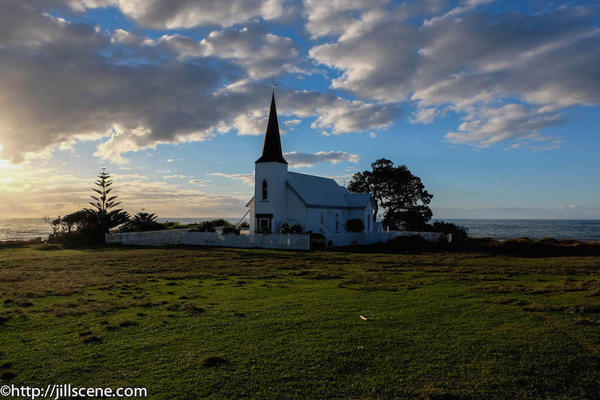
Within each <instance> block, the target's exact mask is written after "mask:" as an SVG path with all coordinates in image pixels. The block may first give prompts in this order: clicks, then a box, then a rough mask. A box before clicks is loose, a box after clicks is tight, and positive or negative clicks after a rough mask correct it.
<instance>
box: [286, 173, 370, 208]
mask: <svg viewBox="0 0 600 400" xmlns="http://www.w3.org/2000/svg"><path fill="white" fill-rule="evenodd" d="M287 184H288V186H289V187H291V188H292V190H293V191H294V192H296V194H297V195H298V196H299V197H300V199H302V201H303V202H304V203H305V204H306V205H307V206H309V207H333V208H364V207H366V206H367V204H368V203H369V201H372V200H371V199H372V198H371V195H370V194H368V193H361V194H355V193H350V192H348V190H346V188H344V187H343V186H340V185H338V184H337V182H336V181H334V180H333V179H330V178H323V177H320V176H314V175H306V174H299V173H297V172H288V173H287Z"/></svg>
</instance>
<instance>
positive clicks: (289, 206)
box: [285, 185, 309, 231]
mask: <svg viewBox="0 0 600 400" xmlns="http://www.w3.org/2000/svg"><path fill="white" fill-rule="evenodd" d="M286 186H287V185H286ZM285 197H286V216H287V221H286V222H287V223H288V224H292V223H293V224H299V225H300V226H302V229H304V231H307V230H309V229H308V228H307V218H308V211H307V208H306V205H305V204H304V202H303V201H302V200H301V199H300V197H298V195H297V194H296V192H294V191H293V190H292V189H291V188H290V187H289V186H287V187H286V196H285Z"/></svg>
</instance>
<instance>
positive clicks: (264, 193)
mask: <svg viewBox="0 0 600 400" xmlns="http://www.w3.org/2000/svg"><path fill="white" fill-rule="evenodd" d="M267 189H268V187H267V181H266V180H264V181H263V183H262V199H263V200H267V199H268V198H269V196H268V194H269V193H268V190H267Z"/></svg>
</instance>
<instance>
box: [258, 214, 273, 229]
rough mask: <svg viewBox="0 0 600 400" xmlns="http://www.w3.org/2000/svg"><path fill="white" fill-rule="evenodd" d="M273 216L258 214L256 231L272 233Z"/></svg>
mask: <svg viewBox="0 0 600 400" xmlns="http://www.w3.org/2000/svg"><path fill="white" fill-rule="evenodd" d="M272 219H273V214H256V227H257V229H256V231H257V232H258V233H271V231H272V227H271V220H272Z"/></svg>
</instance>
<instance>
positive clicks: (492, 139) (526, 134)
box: [446, 104, 562, 150]
mask: <svg viewBox="0 0 600 400" xmlns="http://www.w3.org/2000/svg"><path fill="white" fill-rule="evenodd" d="M560 122H562V118H561V117H560V115H558V114H556V113H545V112H540V111H539V110H536V109H527V108H526V107H525V106H523V105H520V104H506V105H504V106H502V107H499V108H492V107H484V108H478V109H476V112H475V113H473V114H470V115H468V116H467V117H466V118H465V120H464V121H463V123H461V124H460V126H459V127H458V131H456V132H449V133H448V134H446V139H448V140H449V141H450V142H453V143H466V144H473V145H477V146H478V147H488V146H490V145H492V144H494V143H497V142H500V141H503V140H508V139H516V138H520V139H522V140H523V141H522V142H521V144H523V143H529V144H530V143H531V142H533V141H535V142H540V141H547V140H549V138H547V137H545V136H543V135H540V134H539V133H537V132H538V131H539V130H541V129H542V128H545V127H548V126H552V125H556V124H558V123H560ZM548 150H549V149H548Z"/></svg>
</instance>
